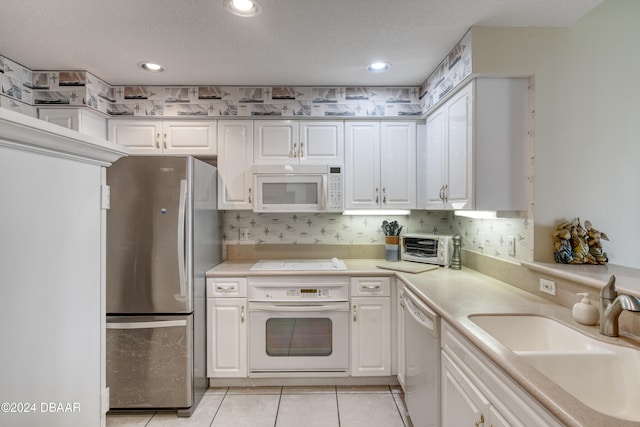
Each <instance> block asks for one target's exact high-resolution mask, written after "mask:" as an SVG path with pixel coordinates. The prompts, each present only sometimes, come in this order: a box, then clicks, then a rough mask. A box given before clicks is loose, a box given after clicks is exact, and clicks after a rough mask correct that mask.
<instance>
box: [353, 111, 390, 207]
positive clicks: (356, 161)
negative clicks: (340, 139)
mask: <svg viewBox="0 0 640 427" xmlns="http://www.w3.org/2000/svg"><path fill="white" fill-rule="evenodd" d="M345 132H346V136H345V168H344V169H345V208H346V209H363V208H364V209H375V208H379V207H380V200H381V188H380V123H378V122H347V123H346V124H345Z"/></svg>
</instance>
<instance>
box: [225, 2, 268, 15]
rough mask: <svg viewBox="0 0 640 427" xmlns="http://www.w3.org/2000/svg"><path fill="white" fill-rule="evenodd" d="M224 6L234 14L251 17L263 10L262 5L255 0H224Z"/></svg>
mask: <svg viewBox="0 0 640 427" xmlns="http://www.w3.org/2000/svg"><path fill="white" fill-rule="evenodd" d="M223 4H224V8H225V9H226V10H227V11H228V12H230V13H233V14H234V15H238V16H242V17H243V18H250V17H252V16H257V15H259V14H260V12H262V6H260V3H258V2H257V1H255V0H224V2H223Z"/></svg>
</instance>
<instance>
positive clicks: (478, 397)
mask: <svg viewBox="0 0 640 427" xmlns="http://www.w3.org/2000/svg"><path fill="white" fill-rule="evenodd" d="M488 409H489V401H488V400H487V399H486V398H485V397H484V396H483V395H482V394H481V393H480V391H479V390H478V389H477V388H476V387H475V386H474V385H473V384H472V383H471V381H470V380H469V379H468V378H467V377H466V376H465V375H464V374H463V373H462V371H460V369H459V368H458V367H457V366H456V365H455V363H454V362H453V361H452V360H451V359H450V358H449V356H448V355H447V354H446V353H445V352H444V351H443V352H442V426H443V427H459V426H473V425H476V426H483V427H484V426H487V425H488V424H486V423H485V421H487V420H486V417H487V415H488Z"/></svg>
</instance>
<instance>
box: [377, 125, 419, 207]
mask: <svg viewBox="0 0 640 427" xmlns="http://www.w3.org/2000/svg"><path fill="white" fill-rule="evenodd" d="M380 137H381V141H380V145H381V161H380V185H381V188H382V199H381V205H380V206H381V207H382V208H389V209H412V208H415V207H416V124H415V122H382V123H381V125H380Z"/></svg>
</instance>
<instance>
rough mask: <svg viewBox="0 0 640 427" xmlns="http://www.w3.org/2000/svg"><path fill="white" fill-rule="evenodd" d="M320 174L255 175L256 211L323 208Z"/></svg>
mask: <svg viewBox="0 0 640 427" xmlns="http://www.w3.org/2000/svg"><path fill="white" fill-rule="evenodd" d="M323 180H324V177H323V176H322V175H291V176H288V175H278V176H269V175H265V176H262V175H258V176H256V189H257V191H258V193H257V209H256V210H257V211H258V212H291V211H297V212H318V211H322V210H324V202H323V191H324V190H323V188H324V186H323Z"/></svg>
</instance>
